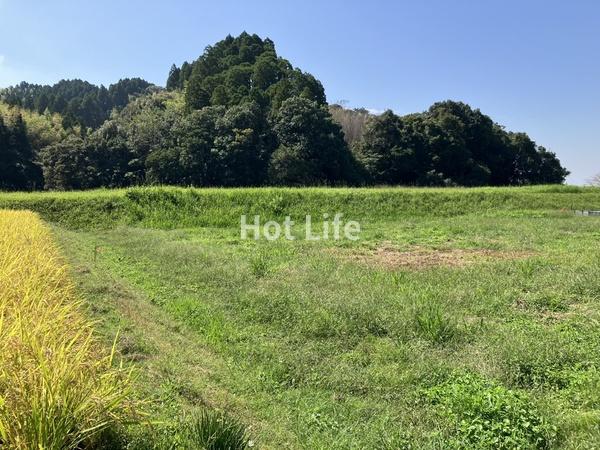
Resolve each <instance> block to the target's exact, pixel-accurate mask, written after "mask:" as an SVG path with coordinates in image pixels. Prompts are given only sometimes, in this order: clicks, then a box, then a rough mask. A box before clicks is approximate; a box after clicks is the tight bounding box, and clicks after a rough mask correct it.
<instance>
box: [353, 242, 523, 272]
mask: <svg viewBox="0 0 600 450" xmlns="http://www.w3.org/2000/svg"><path fill="white" fill-rule="evenodd" d="M531 255H533V253H532V252H523V251H501V250H489V249H458V248H453V249H437V250H436V249H430V248H424V247H414V248H411V249H410V250H398V249H396V248H394V247H392V246H390V245H387V244H385V245H381V246H379V247H378V248H376V249H375V250H372V251H366V252H364V253H352V254H346V255H345V257H346V258H348V259H350V260H353V261H358V262H361V263H364V264H367V265H370V266H378V267H383V268H385V269H389V270H395V269H402V268H406V269H410V270H424V269H428V268H432V267H463V266H467V265H470V264H475V263H478V262H483V261H490V260H506V259H522V258H527V257H529V256H531Z"/></svg>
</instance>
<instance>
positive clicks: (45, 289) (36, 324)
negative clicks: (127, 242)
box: [0, 210, 131, 449]
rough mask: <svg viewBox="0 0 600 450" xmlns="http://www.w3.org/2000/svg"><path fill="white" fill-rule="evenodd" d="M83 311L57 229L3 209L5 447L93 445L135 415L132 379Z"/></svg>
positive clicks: (1, 435)
mask: <svg viewBox="0 0 600 450" xmlns="http://www.w3.org/2000/svg"><path fill="white" fill-rule="evenodd" d="M80 306H81V305H80V303H79V301H78V300H77V297H76V294H75V290H74V286H73V284H72V283H71V281H70V280H69V276H68V272H67V267H66V266H65V264H64V263H63V261H62V259H61V256H60V253H59V251H58V249H57V247H56V246H55V244H54V242H53V240H52V236H51V233H50V230H49V229H48V228H47V227H46V226H45V225H44V224H43V223H42V221H41V220H40V219H39V217H38V216H37V215H36V214H35V213H32V212H28V211H3V210H0V447H2V448H15V449H68V448H77V447H89V446H92V445H93V444H94V440H95V438H97V437H98V436H99V434H100V433H101V432H102V431H104V430H105V429H107V428H108V427H112V426H114V425H115V424H118V423H120V422H122V421H123V420H125V419H126V418H127V417H128V416H129V415H130V414H131V404H130V402H129V400H128V396H129V393H130V391H131V382H130V374H129V373H128V372H127V371H126V370H124V369H123V368H122V367H117V366H116V365H115V364H114V363H113V354H112V352H111V351H105V350H103V349H102V347H101V346H99V345H98V343H97V342H96V341H95V338H94V333H93V324H92V323H91V322H90V321H89V320H88V319H86V317H85V316H84V315H83V314H82V312H81V309H80Z"/></svg>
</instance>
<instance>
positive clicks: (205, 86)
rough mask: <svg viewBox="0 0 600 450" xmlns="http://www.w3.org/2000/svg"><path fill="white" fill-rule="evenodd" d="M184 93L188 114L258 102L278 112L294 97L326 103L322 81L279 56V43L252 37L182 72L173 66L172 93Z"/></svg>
mask: <svg viewBox="0 0 600 450" xmlns="http://www.w3.org/2000/svg"><path fill="white" fill-rule="evenodd" d="M181 88H185V98H186V107H187V109H188V110H194V109H200V108H202V107H204V106H207V105H209V104H210V105H213V106H215V105H220V106H228V107H231V106H235V105H238V104H240V103H244V102H246V101H249V100H255V99H256V97H257V96H258V97H261V98H263V99H264V100H265V101H266V103H265V104H264V105H263V106H267V103H268V104H270V105H271V106H272V108H273V110H274V111H276V110H277V109H278V108H279V106H280V105H281V103H282V102H283V101H285V100H286V99H287V98H289V97H293V96H302V97H304V98H306V99H308V100H312V101H316V102H317V103H319V104H320V105H323V104H324V103H325V93H324V90H323V86H322V85H321V83H320V82H319V81H317V80H316V79H315V78H314V77H313V76H312V75H310V74H307V73H303V72H301V71H300V70H299V69H294V68H293V67H292V65H291V64H290V62H289V61H287V60H285V59H283V58H281V57H279V56H277V53H276V51H275V45H274V43H273V41H271V40H270V39H264V40H263V39H261V38H260V37H259V36H257V35H256V34H253V35H250V34H248V33H246V32H243V33H242V34H240V35H239V36H238V37H235V38H234V37H232V36H227V37H226V38H225V39H223V40H222V41H219V42H217V43H216V44H214V45H212V46H209V47H207V49H206V50H205V52H204V54H202V56H200V58H198V59H197V60H196V61H194V62H193V63H191V64H188V63H187V62H186V63H184V64H183V66H182V67H181V69H179V68H177V66H175V65H174V66H172V67H171V70H170V72H169V78H168V80H167V89H170V90H173V89H181Z"/></svg>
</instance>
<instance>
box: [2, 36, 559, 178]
mask: <svg viewBox="0 0 600 450" xmlns="http://www.w3.org/2000/svg"><path fill="white" fill-rule="evenodd" d="M166 87H167V89H166V90H163V89H160V88H157V87H152V86H151V85H150V84H149V83H147V82H145V81H143V80H141V79H139V78H136V79H125V80H121V81H119V82H118V83H116V84H114V85H111V86H110V87H109V88H108V89H107V88H104V87H103V86H100V87H97V86H94V85H92V84H89V83H86V82H84V81H80V80H72V81H61V82H59V83H57V84H56V85H54V86H39V85H32V84H28V83H21V84H19V85H18V86H15V87H12V88H8V89H5V90H3V91H0V97H1V98H2V99H3V100H4V102H5V103H1V102H0V189H36V188H42V187H44V188H46V189H88V188H95V187H101V186H104V187H124V186H131V185H138V184H155V183H160V184H179V185H193V186H260V185H369V184H389V185H425V186H432V185H465V186H475V185H522V184H533V183H561V182H563V181H564V179H565V177H566V175H567V173H568V172H567V171H566V170H565V169H564V168H563V167H562V166H561V165H560V162H559V161H558V159H557V158H556V155H554V154H553V153H551V152H549V151H547V150H546V149H545V148H543V147H541V146H538V145H536V144H535V142H533V141H532V140H531V139H530V138H529V137H528V136H527V135H526V134H525V133H511V132H507V131H506V130H504V129H503V127H501V126H500V125H498V124H496V123H494V122H493V120H492V119H491V118H490V117H488V116H486V115H484V114H482V113H481V112H480V111H479V110H474V109H472V108H471V107H470V106H468V105H466V104H464V103H460V102H452V101H446V102H441V103H436V104H434V105H433V106H431V108H429V110H427V111H425V112H423V113H417V114H409V115H406V116H398V115H396V114H394V113H393V112H392V111H387V112H385V113H384V114H382V115H379V116H374V115H371V114H369V113H368V111H366V110H364V109H355V110H348V109H344V108H343V107H341V106H339V105H331V106H328V105H327V103H326V99H325V92H324V90H323V86H322V85H321V83H320V82H319V81H318V80H317V79H315V78H314V77H313V76H312V75H310V74H307V73H305V72H302V71H301V70H300V69H297V68H294V67H293V66H292V65H291V64H290V62H288V61H287V60H285V59H283V58H281V57H280V56H278V55H277V53H276V51H275V45H274V43H273V42H272V41H271V40H269V39H261V38H259V37H258V36H256V35H249V34H247V33H242V34H241V35H240V36H238V37H235V38H234V37H231V36H228V37H227V38H225V39H224V40H222V41H220V42H218V43H216V44H215V45H214V46H210V47H207V48H206V50H205V51H204V53H203V54H202V55H201V56H200V57H199V58H198V59H197V60H196V61H194V62H192V63H187V62H185V63H183V64H182V65H181V67H177V66H175V65H173V66H172V67H171V69H170V71H169V75H168V79H167V83H166ZM6 104H10V105H16V106H12V107H9V106H7V105H6Z"/></svg>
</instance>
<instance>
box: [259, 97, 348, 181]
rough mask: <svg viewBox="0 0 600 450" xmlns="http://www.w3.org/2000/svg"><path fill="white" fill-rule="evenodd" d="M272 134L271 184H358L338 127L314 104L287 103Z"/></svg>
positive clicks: (294, 100) (302, 101)
mask: <svg viewBox="0 0 600 450" xmlns="http://www.w3.org/2000/svg"><path fill="white" fill-rule="evenodd" d="M274 131H275V133H276V135H277V141H278V144H279V146H278V148H277V150H276V151H275V152H274V154H273V157H272V159H271V163H270V167H269V174H270V179H271V181H272V182H273V183H275V184H285V185H313V184H327V185H336V184H344V183H354V182H357V181H358V174H357V168H356V164H355V161H354V159H353V157H352V155H351V153H350V151H349V150H348V147H347V145H346V143H345V142H344V138H343V135H342V131H341V128H340V127H339V125H337V124H336V123H334V122H333V120H332V118H331V115H330V114H329V112H328V111H327V109H326V108H325V107H323V106H320V105H319V104H318V103H317V102H314V101H311V100H308V99H305V98H302V97H292V98H290V99H288V100H286V101H285V102H284V103H283V104H282V106H281V109H280V111H279V114H278V115H277V118H276V122H275V126H274Z"/></svg>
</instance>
